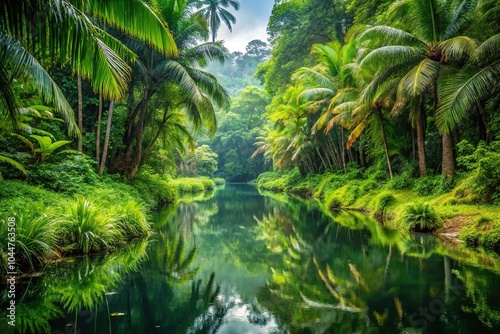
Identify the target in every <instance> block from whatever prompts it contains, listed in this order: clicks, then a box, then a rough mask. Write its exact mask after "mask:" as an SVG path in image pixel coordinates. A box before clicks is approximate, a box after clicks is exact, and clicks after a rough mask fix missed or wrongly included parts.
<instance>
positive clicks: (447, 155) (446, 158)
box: [442, 133, 455, 178]
mask: <svg viewBox="0 0 500 334" xmlns="http://www.w3.org/2000/svg"><path fill="white" fill-rule="evenodd" d="M442 142H443V165H442V167H443V171H442V175H443V177H452V178H453V177H455V160H454V159H453V140H452V138H451V134H449V133H446V134H443V135H442Z"/></svg>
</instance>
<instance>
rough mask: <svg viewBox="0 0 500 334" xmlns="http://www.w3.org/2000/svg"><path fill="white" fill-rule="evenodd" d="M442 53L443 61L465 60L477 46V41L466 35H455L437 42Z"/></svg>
mask: <svg viewBox="0 0 500 334" xmlns="http://www.w3.org/2000/svg"><path fill="white" fill-rule="evenodd" d="M439 48H440V49H441V50H442V52H443V55H444V61H449V60H456V61H461V60H466V59H467V58H468V57H469V56H471V55H472V54H473V53H474V52H475V51H476V48H477V42H476V41H475V40H474V39H472V38H470V37H468V36H457V37H453V38H450V39H447V40H445V41H442V42H441V43H439Z"/></svg>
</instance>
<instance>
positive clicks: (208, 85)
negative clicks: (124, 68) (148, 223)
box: [111, 0, 229, 178]
mask: <svg viewBox="0 0 500 334" xmlns="http://www.w3.org/2000/svg"><path fill="white" fill-rule="evenodd" d="M173 3H176V4H177V5H176V6H173V5H172V4H173ZM159 4H160V5H161V7H162V8H163V10H162V11H161V13H160V15H161V17H162V19H164V20H165V21H166V22H168V24H169V26H170V27H171V29H172V31H173V34H174V35H175V43H176V45H177V46H178V48H179V58H177V59H173V58H171V57H165V56H164V55H162V54H160V53H158V52H156V51H154V50H152V49H151V48H148V47H145V46H144V44H143V43H137V41H134V40H127V41H126V43H127V45H129V46H130V48H131V49H132V50H134V51H135V52H136V53H137V54H138V55H139V59H138V60H137V64H136V66H135V71H136V72H135V77H134V80H133V81H132V82H131V85H132V86H131V87H130V88H129V89H130V90H131V91H133V89H134V88H137V87H141V91H142V96H141V98H140V99H139V101H137V102H135V101H132V103H131V104H130V105H129V106H132V108H131V110H130V111H129V117H128V120H127V123H126V131H125V134H124V136H123V139H122V140H123V147H124V148H123V149H120V150H119V151H118V152H117V154H116V156H115V158H114V159H113V161H112V164H111V170H112V171H114V172H119V173H121V174H124V175H126V176H127V177H128V178H133V177H134V176H135V175H136V174H137V172H138V171H139V168H140V166H141V165H142V164H143V163H144V162H145V160H146V159H147V154H149V152H151V150H150V149H151V147H152V145H153V144H154V143H151V142H145V139H147V138H146V137H145V133H146V124H147V122H148V121H150V120H151V119H153V120H154V119H155V117H148V115H152V113H154V112H155V111H156V110H158V111H163V116H162V117H164V118H165V122H160V127H161V128H160V129H158V131H159V132H162V131H163V127H165V126H166V125H167V124H166V123H167V121H168V120H169V117H168V114H170V113H171V111H172V109H178V110H183V111H184V112H185V113H186V114H187V115H188V116H189V118H190V120H191V121H192V123H193V124H194V129H195V130H198V129H199V128H200V127H201V125H205V126H206V127H207V128H208V129H209V131H210V132H211V133H212V134H213V133H215V131H216V119H215V109H216V108H217V107H220V108H224V107H227V106H228V101H229V95H228V93H227V92H226V91H225V90H224V89H223V88H222V86H220V85H219V84H218V82H217V79H216V78H215V77H214V76H213V75H211V74H209V73H207V72H204V71H203V70H201V69H200V67H203V66H205V65H206V64H207V62H208V61H211V60H216V61H223V60H224V59H225V58H226V57H227V50H226V49H225V48H223V47H222V44H221V43H203V44H198V42H199V40H200V39H203V38H204V36H205V35H206V30H205V28H206V26H204V25H203V24H200V23H202V22H200V19H201V17H200V16H198V15H194V16H193V15H190V9H191V7H190V3H189V2H177V1H175V0H163V1H160V2H159ZM152 101H154V103H151V102H152ZM152 104H154V105H155V107H154V108H152V107H151V105H152ZM134 105H135V107H133V106H134ZM159 106H163V108H158V107H159ZM157 125H158V124H157ZM157 138H158V136H157V135H152V136H150V137H149V139H154V141H155V140H156V139H157ZM145 153H147V154H145Z"/></svg>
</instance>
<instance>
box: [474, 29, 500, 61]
mask: <svg viewBox="0 0 500 334" xmlns="http://www.w3.org/2000/svg"><path fill="white" fill-rule="evenodd" d="M499 52H500V33H499V34H496V35H493V36H491V37H490V38H488V39H487V40H486V41H484V42H483V43H482V44H481V45H479V46H478V47H477V49H476V51H475V52H474V54H473V55H472V56H471V58H470V62H471V63H472V64H474V65H476V66H480V67H482V66H487V65H488V64H489V63H491V62H494V61H496V60H498V54H499Z"/></svg>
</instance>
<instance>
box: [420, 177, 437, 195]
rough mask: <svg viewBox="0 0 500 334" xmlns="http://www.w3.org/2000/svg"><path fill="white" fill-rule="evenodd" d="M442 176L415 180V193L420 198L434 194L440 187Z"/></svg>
mask: <svg viewBox="0 0 500 334" xmlns="http://www.w3.org/2000/svg"><path fill="white" fill-rule="evenodd" d="M440 178H441V176H439V175H436V176H426V177H422V178H419V179H417V180H415V183H414V184H413V191H414V192H416V193H417V194H419V195H420V196H428V195H430V194H434V192H435V190H436V188H437V187H438V185H439V182H440Z"/></svg>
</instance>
